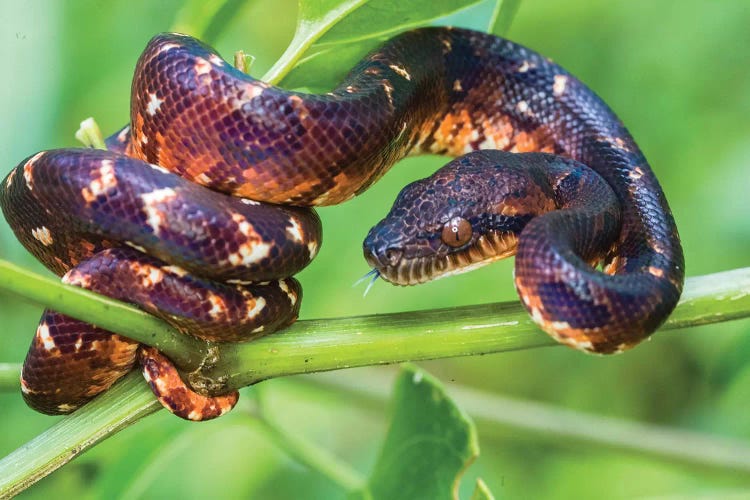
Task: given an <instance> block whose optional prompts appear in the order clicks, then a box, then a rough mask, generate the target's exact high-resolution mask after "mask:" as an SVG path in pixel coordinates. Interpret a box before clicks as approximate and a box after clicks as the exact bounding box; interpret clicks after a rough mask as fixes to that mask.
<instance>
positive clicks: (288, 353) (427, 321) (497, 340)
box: [195, 268, 750, 387]
mask: <svg viewBox="0 0 750 500" xmlns="http://www.w3.org/2000/svg"><path fill="white" fill-rule="evenodd" d="M748 316H750V268H744V269H736V270H733V271H727V272H723V273H716V274H711V275H706V276H699V277H694V278H689V279H688V281H687V284H686V289H685V293H684V294H683V297H682V300H681V301H680V304H679V305H678V306H677V308H676V309H675V311H674V312H673V314H672V316H671V317H670V318H669V319H668V320H667V322H666V323H665V325H664V326H663V327H662V330H673V329H677V328H686V327H689V326H695V325H702V324H707V323H716V322H720V321H728V320H731V319H737V318H743V317H748ZM552 345H557V344H556V343H555V342H554V341H553V340H552V339H551V338H550V337H548V336H547V335H545V334H543V333H542V332H541V331H540V330H539V328H538V327H537V326H536V325H535V324H534V323H533V322H532V321H531V319H530V318H529V316H528V314H527V313H526V311H525V310H523V308H522V307H521V305H520V303H518V302H513V303H497V304H484V305H477V306H467V307H456V308H450V309H436V310H430V311H414V312H406V313H397V314H382V315H372V316H358V317H352V318H336V319H329V320H311V321H299V322H298V323H296V324H294V325H292V327H290V328H288V329H287V330H285V331H284V333H283V334H281V335H271V336H268V337H265V338H262V339H259V340H256V341H254V342H248V343H243V344H231V345H230V344H225V345H223V346H222V349H221V358H220V360H219V361H218V362H217V363H216V364H215V365H213V368H212V369H211V370H206V371H204V372H203V373H202V376H206V377H208V378H209V379H214V378H217V377H219V376H221V375H227V374H228V375H229V380H228V385H229V386H230V387H243V386H245V385H249V384H252V383H255V382H258V381H261V380H265V379H268V378H272V377H278V376H282V375H292V374H298V373H311V372H320V371H327V370H336V369H341V368H351V367H355V366H366V365H376V364H388V363H396V362H401V361H417V360H425V359H435V358H444V357H451V356H471V355H477V354H488V353H493V352H502V351H512V350H517V349H528V348H532V347H542V346H552ZM195 382H199V381H197V380H196V381H195Z"/></svg>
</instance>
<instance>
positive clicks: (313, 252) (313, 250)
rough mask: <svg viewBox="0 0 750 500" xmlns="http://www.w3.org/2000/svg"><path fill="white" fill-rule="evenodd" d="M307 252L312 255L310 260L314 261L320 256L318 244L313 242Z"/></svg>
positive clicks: (308, 245)
mask: <svg viewBox="0 0 750 500" xmlns="http://www.w3.org/2000/svg"><path fill="white" fill-rule="evenodd" d="M307 251H308V252H309V253H310V260H312V259H314V258H315V256H316V255H318V243H317V242H315V241H311V242H310V243H308V244H307Z"/></svg>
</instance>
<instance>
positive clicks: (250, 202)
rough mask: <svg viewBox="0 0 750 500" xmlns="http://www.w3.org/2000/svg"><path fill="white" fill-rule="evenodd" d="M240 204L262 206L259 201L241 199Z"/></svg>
mask: <svg viewBox="0 0 750 500" xmlns="http://www.w3.org/2000/svg"><path fill="white" fill-rule="evenodd" d="M239 200H240V203H244V204H245V205H260V202H259V201H255V200H250V199H248V198H240V199H239Z"/></svg>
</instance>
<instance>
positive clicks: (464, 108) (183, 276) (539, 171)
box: [0, 28, 684, 420]
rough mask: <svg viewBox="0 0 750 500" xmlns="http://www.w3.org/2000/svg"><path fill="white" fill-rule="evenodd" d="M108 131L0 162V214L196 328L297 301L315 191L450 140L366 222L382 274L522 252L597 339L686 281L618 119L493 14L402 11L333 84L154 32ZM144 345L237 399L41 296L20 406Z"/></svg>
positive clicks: (75, 265) (649, 320) (73, 278)
mask: <svg viewBox="0 0 750 500" xmlns="http://www.w3.org/2000/svg"><path fill="white" fill-rule="evenodd" d="M106 143H107V148H108V151H93V150H85V149H78V150H75V149H60V150H51V151H43V152H40V153H37V154H35V155H32V156H30V157H29V158H27V159H25V160H24V161H22V162H21V163H20V164H19V165H18V166H17V167H16V168H15V169H14V170H12V171H11V172H10V174H9V175H8V176H7V177H6V178H5V180H4V181H3V182H2V184H1V185H0V206H1V207H2V210H3V213H4V215H5V217H6V219H7V220H8V222H9V224H10V226H11V228H12V229H13V231H14V233H15V234H16V236H17V238H18V239H19V240H20V241H21V243H22V244H23V245H24V246H25V247H26V248H27V249H28V250H29V251H30V252H31V253H33V254H34V255H35V256H36V257H37V258H38V259H39V260H40V261H41V262H42V263H44V264H45V265H46V266H47V267H48V268H49V269H51V270H52V271H53V272H55V273H57V274H58V275H60V276H62V279H63V281H64V282H66V283H70V284H73V285H76V286H81V287H84V288H89V289H92V290H94V291H97V292H99V293H103V294H105V295H109V296H112V297H114V298H118V299H121V300H127V301H130V302H132V303H135V304H136V305H138V306H140V307H141V308H143V309H144V310H146V311H148V312H150V313H152V314H156V315H158V316H160V317H161V318H163V319H164V320H166V321H168V322H170V323H171V324H173V325H174V326H175V327H176V328H178V329H179V330H181V331H183V332H185V333H186V334H190V335H195V336H199V337H202V338H205V339H207V340H212V341H242V340H248V339H252V338H255V337H258V336H260V335H265V334H269V333H272V332H273V331H275V330H278V329H281V328H284V327H285V326H287V325H289V324H290V323H291V322H293V321H295V319H296V318H297V315H298V312H299V303H300V299H301V287H300V286H299V283H298V282H297V281H296V280H294V278H292V277H291V276H292V275H293V274H295V273H296V272H298V271H299V270H301V269H302V268H304V267H305V266H306V265H307V264H308V263H309V262H310V261H311V260H312V259H313V258H314V257H315V255H316V254H317V252H318V250H319V248H320V244H321V227H320V220H319V219H318V217H317V215H316V213H315V211H314V210H313V209H312V208H311V207H313V206H321V205H331V204H337V203H341V202H343V201H346V200H347V199H350V198H351V197H353V196H355V195H357V194H359V193H361V192H363V191H364V190H366V189H367V188H368V187H369V186H370V185H372V183H374V182H375V181H377V180H378V179H379V178H380V177H381V176H382V175H383V174H384V173H385V172H386V171H387V170H388V169H389V168H390V167H391V166H392V165H393V164H394V163H395V162H397V161H398V160H399V159H401V158H403V157H404V156H406V155H412V154H420V153H430V154H441V155H448V156H454V157H459V158H457V159H456V160H454V161H453V162H451V163H449V164H448V165H446V166H445V167H443V168H441V169H440V170H438V171H437V172H436V173H435V174H433V175H432V176H431V177H429V178H427V179H423V180H421V181H417V182H416V183H413V184H411V185H409V186H407V187H406V188H404V190H403V191H402V192H401V193H400V194H399V196H398V198H397V200H396V202H395V203H394V205H393V208H392V209H391V211H390V212H389V214H388V215H387V216H386V217H385V218H384V219H383V220H382V221H381V222H380V223H378V224H377V225H376V226H375V227H374V228H372V229H371V231H370V233H369V234H368V236H367V238H366V240H365V242H364V252H365V258H366V260H367V262H368V263H369V264H370V266H372V267H373V269H374V275H375V276H376V277H378V276H380V277H382V278H384V279H385V280H388V281H391V282H393V283H395V284H402V285H403V284H415V283H421V282H424V281H428V280H431V279H436V278H439V277H444V276H449V275H452V274H456V273H459V272H465V271H467V270H470V269H474V268H477V267H480V266H482V265H485V264H487V263H489V262H492V261H495V260H497V259H499V258H503V257H506V256H509V255H512V254H513V253H515V254H516V263H515V278H514V280H515V285H516V288H517V290H518V292H519V295H520V297H521V300H522V303H523V304H524V306H525V307H526V309H527V310H528V312H529V314H530V315H531V317H532V319H533V320H534V321H535V322H536V323H537V324H539V325H540V326H541V328H542V329H544V330H545V331H547V332H548V333H549V334H551V335H552V336H553V337H554V338H556V339H557V340H559V341H560V342H562V343H564V344H566V345H568V346H571V347H575V348H577V349H581V350H584V351H587V352H593V353H602V354H605V353H615V352H621V351H623V350H625V349H628V348H630V347H632V346H634V345H636V344H637V343H638V342H640V341H642V340H643V339H645V338H648V336H649V335H650V334H651V333H652V332H653V331H654V330H655V329H656V328H657V327H658V326H659V325H660V324H661V323H662V322H663V321H664V320H665V319H666V318H667V316H668V315H669V314H670V312H671V311H672V309H673V308H674V307H675V305H676V304H677V301H678V299H679V296H680V293H681V291H682V285H683V282H684V260H683V253H682V248H681V245H680V240H679V236H678V233H677V229H676V226H675V223H674V219H673V217H672V214H671V212H670V209H669V206H668V204H667V201H666V198H665V196H664V194H663V192H662V190H661V187H660V186H659V183H658V181H657V180H656V177H655V176H654V174H653V172H652V170H651V168H650V167H649V165H648V162H647V161H646V159H645V157H644V156H643V154H642V153H641V151H640V149H639V148H638V146H637V144H636V143H635V141H634V140H633V138H632V137H631V135H630V134H629V133H628V131H627V129H626V128H625V127H624V126H623V124H622V123H621V122H620V120H619V119H618V118H617V116H616V115H615V114H614V113H613V112H612V111H611V110H610V108H609V107H608V106H607V105H606V104H605V103H604V102H603V101H602V100H601V99H600V98H599V97H598V96H597V95H596V94H595V93H594V92H593V91H591V90H590V89H589V88H588V87H586V86H585V85H584V84H583V83H581V82H580V81H579V80H578V79H576V78H575V77H574V76H573V75H571V74H569V73H568V72H567V71H565V70H564V69H563V68H561V67H560V66H558V65H556V64H555V63H553V62H551V61H550V60H548V59H547V58H545V57H543V56H541V55H539V54H537V53H536V52H534V51H532V50H530V49H527V48H525V47H523V46H521V45H518V44H515V43H513V42H511V41H508V40H505V39H502V38H498V37H495V36H492V35H488V34H484V33H479V32H475V31H470V30H463V29H453V28H423V29H417V30H414V31H410V32H406V33H402V34H400V35H398V36H396V37H394V38H393V39H391V40H389V41H387V42H385V43H384V44H383V45H382V46H381V47H380V48H378V49H377V50H375V51H373V52H372V53H370V54H369V55H367V56H366V57H365V58H363V59H362V60H361V61H360V62H359V63H358V64H357V65H356V66H355V67H354V68H353V69H352V70H351V71H350V73H349V75H348V76H347V77H346V78H345V79H344V80H343V81H342V83H341V84H340V85H338V86H337V87H336V88H335V89H333V90H332V91H331V92H329V93H326V94H303V93H299V92H292V91H287V90H283V89H280V88H277V87H274V86H271V85H269V84H266V83H264V82H261V81H258V80H255V79H253V78H252V77H250V76H248V75H245V74H244V73H242V72H240V71H238V70H237V69H235V68H233V67H232V66H231V65H229V64H228V63H227V62H226V61H224V60H223V59H222V58H221V57H220V56H219V55H218V54H217V53H216V52H215V51H214V50H213V49H212V48H210V47H208V46H207V45H205V44H203V43H202V42H200V41H198V40H196V39H194V38H191V37H189V36H186V35H180V34H175V33H166V34H160V35H157V36H155V37H154V38H153V39H152V40H151V41H150V42H149V43H148V45H147V46H146V48H145V50H144V52H143V54H142V55H141V56H140V58H139V60H138V62H137V64H136V69H135V74H134V77H133V83H132V88H131V109H130V124H129V126H127V127H125V128H124V129H122V130H121V131H120V132H118V133H116V134H114V135H113V136H111V137H110V138H108V139H107V141H106ZM598 266H602V267H601V270H599V267H598ZM136 361H139V362H140V364H141V365H142V367H143V371H144V376H145V378H146V380H147V381H148V383H149V384H150V386H151V388H152V389H153V391H154V392H155V394H156V395H157V397H158V399H159V401H161V402H162V404H163V405H164V406H165V407H167V408H168V409H169V410H170V411H172V412H173V413H175V414H176V415H178V416H181V417H183V418H186V419H189V420H205V419H210V418H215V417H217V416H219V415H222V414H223V413H226V411H228V410H229V409H231V408H232V406H233V405H234V404H235V403H236V401H237V393H236V392H234V391H230V390H229V389H226V390H222V388H221V387H218V388H217V391H216V392H217V393H219V394H198V393H196V392H195V391H193V390H192V389H191V388H190V387H188V386H187V385H186V384H184V383H183V382H182V380H181V379H180V375H179V372H178V371H177V370H176V368H175V367H174V366H172V364H171V362H170V361H169V360H168V359H167V358H166V357H164V356H163V355H162V354H161V353H159V352H158V351H156V350H155V349H153V348H150V347H146V346H139V345H138V344H137V343H135V342H133V341H130V340H128V339H126V338H124V337H121V336H119V335H116V334H114V333H111V332H107V331H105V330H102V329H100V328H97V327H95V326H92V325H88V324H86V323H83V322H81V321H78V320H75V319H72V318H69V317H67V316H64V315H62V314H60V313H57V312H54V311H45V313H44V315H43V317H42V320H41V322H40V324H39V327H38V328H37V332H36V335H35V337H34V340H33V342H32V345H31V347H30V349H29V353H28V355H27V358H26V361H25V363H24V368H23V373H22V377H21V388H22V391H23V395H24V398H25V400H26V401H27V403H28V404H29V405H30V406H32V407H33V408H35V409H37V410H39V411H42V412H45V413H52V414H57V413H69V412H71V411H74V410H75V409H76V408H78V407H80V406H81V405H82V404H84V403H85V402H86V401H88V400H89V399H91V398H92V397H94V396H95V395H96V394H99V393H100V392H102V391H104V390H106V389H107V388H108V387H109V386H110V385H111V384H112V383H114V381H116V380H117V379H118V378H120V377H121V376H122V375H124V374H125V373H126V372H127V371H128V370H130V369H131V368H132V366H133V365H134V364H135V363H136ZM222 393H225V394H222Z"/></svg>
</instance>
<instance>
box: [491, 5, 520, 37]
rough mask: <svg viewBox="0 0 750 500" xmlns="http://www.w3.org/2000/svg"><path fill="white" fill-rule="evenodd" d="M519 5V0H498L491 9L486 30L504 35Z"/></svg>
mask: <svg viewBox="0 0 750 500" xmlns="http://www.w3.org/2000/svg"><path fill="white" fill-rule="evenodd" d="M520 6H521V0H498V2H497V3H496V4H495V9H494V10H493V11H492V17H491V18H490V25H489V29H488V31H489V32H490V33H493V34H495V35H498V36H505V34H506V33H507V32H508V29H509V28H510V24H511V23H512V22H513V18H514V17H516V13H517V12H518V8H519V7H520Z"/></svg>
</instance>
